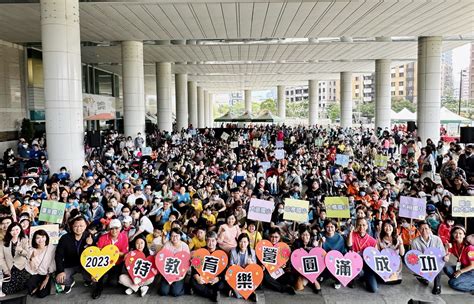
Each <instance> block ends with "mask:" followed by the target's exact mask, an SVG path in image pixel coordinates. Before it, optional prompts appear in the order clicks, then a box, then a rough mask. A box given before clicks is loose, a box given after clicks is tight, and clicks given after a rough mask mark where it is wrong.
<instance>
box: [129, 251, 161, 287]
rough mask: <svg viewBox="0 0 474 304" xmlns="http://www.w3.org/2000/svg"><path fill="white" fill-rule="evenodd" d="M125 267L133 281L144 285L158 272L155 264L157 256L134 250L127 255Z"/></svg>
mask: <svg viewBox="0 0 474 304" xmlns="http://www.w3.org/2000/svg"><path fill="white" fill-rule="evenodd" d="M125 268H126V269H127V271H128V275H129V276H130V278H131V279H132V281H133V283H134V284H136V285H139V286H142V285H143V283H145V282H146V281H148V280H150V279H152V278H154V277H155V276H156V275H157V274H158V270H157V269H156V266H155V257H154V256H149V257H145V254H144V253H143V252H141V251H139V250H133V251H130V252H129V253H127V255H126V256H125Z"/></svg>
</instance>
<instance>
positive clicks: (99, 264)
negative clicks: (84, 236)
mask: <svg viewBox="0 0 474 304" xmlns="http://www.w3.org/2000/svg"><path fill="white" fill-rule="evenodd" d="M118 258H119V249H118V248H117V246H115V245H107V246H105V247H104V248H102V249H100V248H99V247H96V246H90V247H87V248H86V249H85V250H84V251H83V252H82V254H81V265H82V267H84V269H85V270H86V271H87V272H88V273H90V274H91V276H92V277H93V278H94V279H95V280H97V281H98V280H99V279H100V278H101V277H102V276H103V275H104V274H106V273H107V271H109V269H110V268H112V267H114V266H115V263H116V262H117V260H118Z"/></svg>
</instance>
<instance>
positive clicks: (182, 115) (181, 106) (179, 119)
mask: <svg viewBox="0 0 474 304" xmlns="http://www.w3.org/2000/svg"><path fill="white" fill-rule="evenodd" d="M174 82H175V88H176V128H177V130H181V129H182V128H185V129H186V128H187V127H188V75H187V74H176V75H175V76H174Z"/></svg>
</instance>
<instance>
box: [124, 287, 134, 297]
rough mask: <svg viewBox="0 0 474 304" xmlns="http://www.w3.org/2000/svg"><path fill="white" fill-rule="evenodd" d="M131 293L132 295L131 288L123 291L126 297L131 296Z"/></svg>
mask: <svg viewBox="0 0 474 304" xmlns="http://www.w3.org/2000/svg"><path fill="white" fill-rule="evenodd" d="M132 293H133V289H131V288H127V289H125V294H126V295H131V294H132Z"/></svg>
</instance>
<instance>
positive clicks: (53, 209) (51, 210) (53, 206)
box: [39, 201, 66, 224]
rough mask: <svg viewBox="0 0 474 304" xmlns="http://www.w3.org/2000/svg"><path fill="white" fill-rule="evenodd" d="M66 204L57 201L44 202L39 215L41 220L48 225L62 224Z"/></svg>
mask: <svg viewBox="0 0 474 304" xmlns="http://www.w3.org/2000/svg"><path fill="white" fill-rule="evenodd" d="M65 209H66V204H65V203H60V202H57V201H43V202H42V203H41V209H40V214H39V220H40V221H43V222H47V223H54V224H61V223H62V222H63V217H64V210H65Z"/></svg>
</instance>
